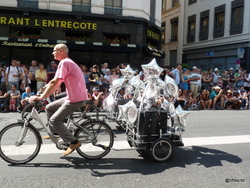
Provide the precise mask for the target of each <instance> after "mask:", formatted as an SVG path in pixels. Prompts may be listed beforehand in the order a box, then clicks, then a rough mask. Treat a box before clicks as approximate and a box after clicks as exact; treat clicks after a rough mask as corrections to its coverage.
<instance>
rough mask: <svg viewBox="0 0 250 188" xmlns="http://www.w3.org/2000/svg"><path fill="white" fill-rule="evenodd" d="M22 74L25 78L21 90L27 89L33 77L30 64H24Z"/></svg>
mask: <svg viewBox="0 0 250 188" xmlns="http://www.w3.org/2000/svg"><path fill="white" fill-rule="evenodd" d="M22 74H23V75H22V77H23V80H22V83H21V86H20V90H21V91H25V88H26V87H27V86H29V85H30V83H31V81H30V79H31V78H32V73H31V72H30V71H29V66H28V65H24V67H23V73H22Z"/></svg>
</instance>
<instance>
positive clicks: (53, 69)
mask: <svg viewBox="0 0 250 188" xmlns="http://www.w3.org/2000/svg"><path fill="white" fill-rule="evenodd" d="M50 65H51V66H50V67H48V71H47V77H48V80H47V82H49V81H50V80H52V79H53V78H54V76H55V74H56V70H57V64H56V62H55V61H51V62H50Z"/></svg>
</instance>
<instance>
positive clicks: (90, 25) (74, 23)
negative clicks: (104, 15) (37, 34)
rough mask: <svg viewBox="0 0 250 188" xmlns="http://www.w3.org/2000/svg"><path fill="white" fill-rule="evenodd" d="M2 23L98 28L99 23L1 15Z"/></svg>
mask: <svg viewBox="0 0 250 188" xmlns="http://www.w3.org/2000/svg"><path fill="white" fill-rule="evenodd" d="M0 25H15V26H35V27H49V28H63V29H81V30H97V23H91V22H78V21H70V20H52V19H31V18H19V17H5V16H1V17H0Z"/></svg>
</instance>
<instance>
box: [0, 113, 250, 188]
mask: <svg viewBox="0 0 250 188" xmlns="http://www.w3.org/2000/svg"><path fill="white" fill-rule="evenodd" d="M19 117H20V115H19V114H17V113H5V114H3V113H1V114H0V122H1V124H0V128H2V127H4V126H5V125H7V124H9V123H11V122H15V121H16V119H17V118H19ZM249 120H250V111H249V110H246V111H226V110H224V111H191V112H190V114H189V117H188V119H187V127H186V131H185V132H184V134H183V140H184V144H185V146H184V147H180V148H174V153H173V154H172V156H171V157H170V159H168V160H167V161H166V162H162V163H159V162H153V161H148V160H144V159H142V158H141V157H140V156H139V155H138V153H137V152H136V151H134V150H125V151H111V152H110V153H109V154H108V155H107V156H106V157H104V158H102V159H100V160H85V159H83V158H81V157H80V156H79V155H78V154H77V153H76V152H75V153H72V154H71V155H69V156H68V157H63V158H61V154H62V153H63V151H60V150H57V149H56V147H54V148H53V146H52V143H51V142H50V141H47V140H46V141H44V144H43V145H42V150H41V152H40V153H39V155H38V156H37V157H36V158H35V159H34V160H33V161H31V162H30V163H28V164H25V165H18V166H13V165H9V164H8V163H6V162H5V161H3V160H2V159H0V187H4V188H5V187H8V188H9V187H10V188H11V187H46V188H47V187H71V188H72V187H84V188H85V187H91V188H92V187H94V188H95V187H102V188H106V187H107V188H113V187H125V188H126V187H130V188H131V187H145V188H151V187H156V188H158V187H160V188H161V187H164V188H165V187H171V188H172V187H175V188H176V187H187V188H189V187H192V188H194V187H195V188H196V187H205V188H206V187H213V188H215V187H218V188H219V187H220V188H221V187H240V188H242V187H249V185H250V169H249V167H250V159H249V158H250V145H249V144H250V121H249ZM110 125H111V126H112V128H113V130H115V132H116V136H117V138H116V139H115V143H118V144H117V145H116V146H117V147H121V146H122V147H126V139H125V134H124V131H122V130H121V129H120V128H119V127H117V124H115V123H110ZM41 134H42V135H45V133H44V132H41ZM49 148H50V149H51V148H52V150H53V152H51V150H49ZM51 153H52V154H51Z"/></svg>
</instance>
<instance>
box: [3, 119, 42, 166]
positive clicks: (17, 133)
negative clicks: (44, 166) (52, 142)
mask: <svg viewBox="0 0 250 188" xmlns="http://www.w3.org/2000/svg"><path fill="white" fill-rule="evenodd" d="M22 131H23V124H21V123H13V124H10V125H8V126H6V127H5V128H4V129H2V130H1V132H0V156H1V157H2V159H3V160H5V161H6V162H8V163H11V164H24V163H27V162H29V161H31V160H32V159H34V158H35V157H36V156H37V154H38V153H39V151H40V148H41V143H42V140H41V136H40V134H39V132H38V131H37V129H36V128H35V127H34V126H32V125H29V126H28V127H27V132H26V134H25V136H24V139H23V140H22V142H21V143H18V140H19V139H20V137H21V133H22Z"/></svg>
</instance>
